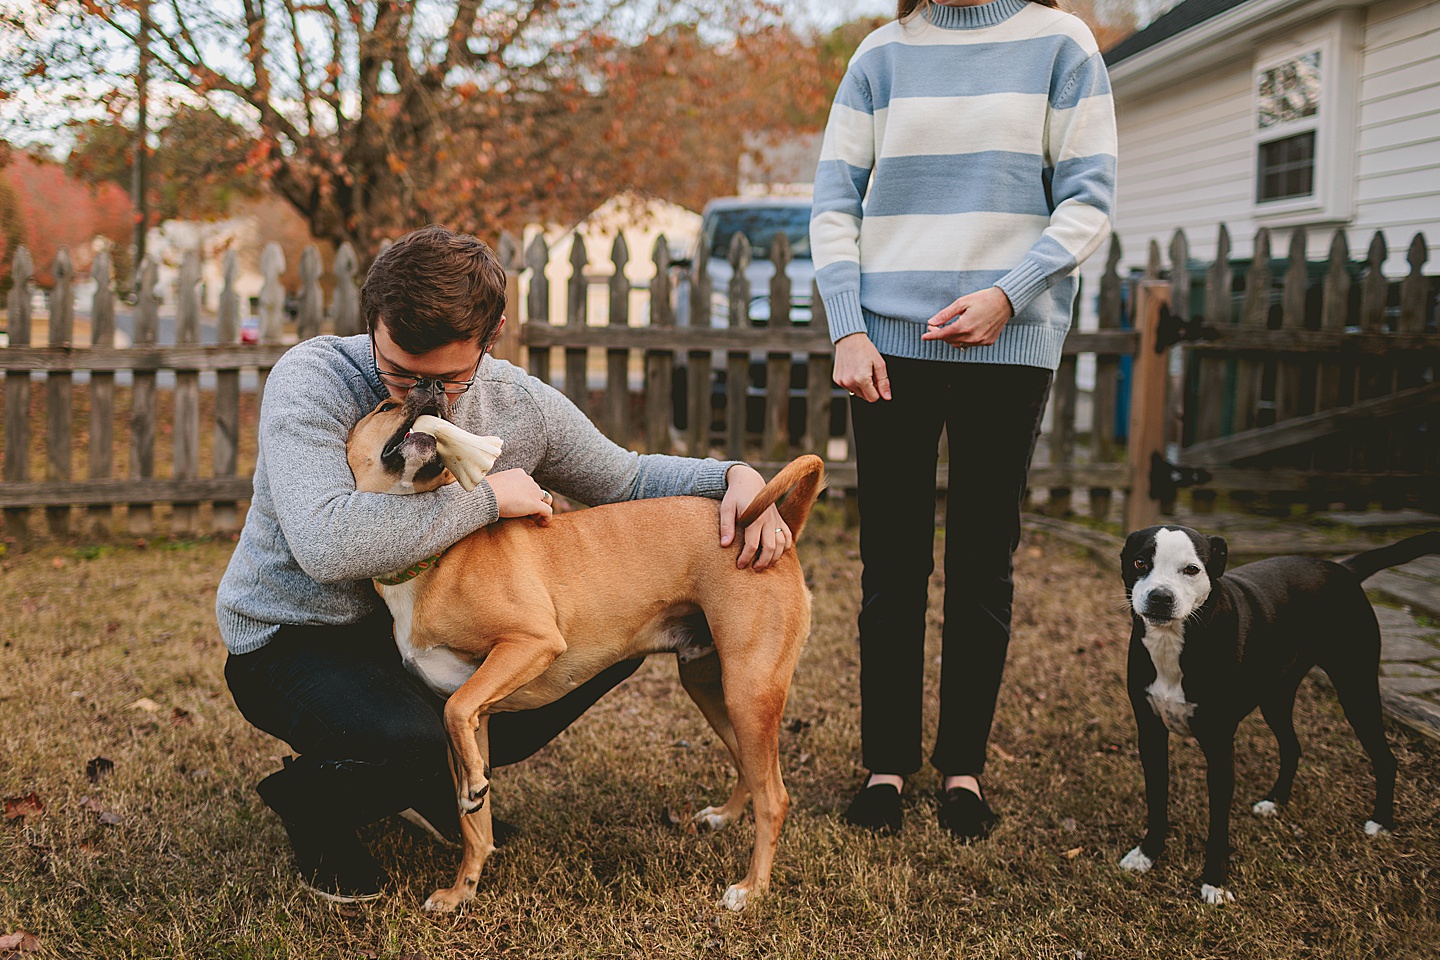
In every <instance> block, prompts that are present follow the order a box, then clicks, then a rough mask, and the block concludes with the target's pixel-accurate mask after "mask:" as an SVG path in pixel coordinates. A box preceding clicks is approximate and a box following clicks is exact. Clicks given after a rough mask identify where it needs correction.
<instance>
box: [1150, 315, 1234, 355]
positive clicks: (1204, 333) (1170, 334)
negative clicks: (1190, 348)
mask: <svg viewBox="0 0 1440 960" xmlns="http://www.w3.org/2000/svg"><path fill="white" fill-rule="evenodd" d="M1219 337H1220V331H1219V330H1217V329H1216V328H1214V327H1207V326H1206V325H1205V318H1204V317H1195V318H1194V319H1190V320H1187V319H1185V318H1183V317H1177V316H1175V314H1173V313H1171V312H1170V304H1168V303H1162V304H1160V324H1159V326H1158V327H1157V328H1156V330H1155V352H1156V353H1164V352H1165V350H1166V349H1167V348H1168V347H1170V346H1172V345H1174V344H1177V343H1179V342H1180V341H1181V340H1191V341H1194V340H1217V339H1219Z"/></svg>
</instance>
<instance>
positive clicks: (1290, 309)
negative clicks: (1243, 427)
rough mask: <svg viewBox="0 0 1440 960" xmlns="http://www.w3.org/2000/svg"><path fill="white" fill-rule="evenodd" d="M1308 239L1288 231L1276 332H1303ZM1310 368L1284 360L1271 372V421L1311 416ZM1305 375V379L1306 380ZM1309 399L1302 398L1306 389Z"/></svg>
mask: <svg viewBox="0 0 1440 960" xmlns="http://www.w3.org/2000/svg"><path fill="white" fill-rule="evenodd" d="M1307 246H1308V237H1307V236H1306V233H1305V228H1304V227H1296V228H1295V229H1294V230H1292V231H1290V263H1289V266H1288V267H1287V268H1286V270H1285V285H1284V290H1283V293H1282V294H1281V297H1280V329H1282V330H1294V331H1299V330H1303V329H1305V287H1306V279H1307V278H1306V275H1305V250H1306V247H1307ZM1311 366H1313V364H1311V363H1307V362H1306V360H1302V359H1301V358H1299V357H1289V358H1284V359H1282V360H1280V361H1279V363H1278V365H1277V368H1276V371H1275V419H1276V420H1277V421H1279V420H1289V419H1290V418H1291V417H1298V416H1303V415H1304V414H1307V413H1314V412H1315V409H1314V395H1315V379H1314V371H1313V369H1307V367H1311ZM1307 374H1308V377H1307ZM1307 385H1308V386H1309V388H1310V389H1309V391H1308V392H1309V396H1308V397H1307V396H1306V393H1307V391H1306V389H1305V388H1306V386H1307Z"/></svg>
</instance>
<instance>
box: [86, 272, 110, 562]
mask: <svg viewBox="0 0 1440 960" xmlns="http://www.w3.org/2000/svg"><path fill="white" fill-rule="evenodd" d="M90 276H91V277H92V278H94V280H95V297H94V299H93V300H92V301H91V306H90V345H91V346H92V347H100V348H103V349H105V350H110V349H113V348H114V346H115V294H114V292H113V291H112V290H111V286H110V285H111V280H112V277H111V267H110V251H108V250H101V251H100V252H99V253H97V254H96V255H95V263H94V265H93V266H92V267H91V268H90ZM88 446H89V451H88V453H89V477H90V479H91V480H109V479H110V478H111V477H112V476H114V474H115V373H114V371H112V370H92V371H90V442H89V444H88ZM86 516H87V517H88V518H89V523H88V526H89V529H90V532H91V533H94V534H100V535H104V534H108V533H110V531H111V529H112V525H113V523H114V518H115V509H114V507H113V506H108V505H95V506H91V507H90V508H89V509H88V510H87V511H86Z"/></svg>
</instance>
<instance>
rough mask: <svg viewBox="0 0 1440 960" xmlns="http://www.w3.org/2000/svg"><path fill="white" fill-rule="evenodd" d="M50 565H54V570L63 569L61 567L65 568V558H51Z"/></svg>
mask: <svg viewBox="0 0 1440 960" xmlns="http://www.w3.org/2000/svg"><path fill="white" fill-rule="evenodd" d="M50 566H52V567H54V568H55V569H56V570H63V569H65V558H64V557H56V558H55V559H54V560H51V561H50Z"/></svg>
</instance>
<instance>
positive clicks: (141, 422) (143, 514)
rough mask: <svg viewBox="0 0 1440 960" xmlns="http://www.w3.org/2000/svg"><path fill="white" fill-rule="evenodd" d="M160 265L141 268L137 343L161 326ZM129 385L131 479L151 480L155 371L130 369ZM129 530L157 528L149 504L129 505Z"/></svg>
mask: <svg viewBox="0 0 1440 960" xmlns="http://www.w3.org/2000/svg"><path fill="white" fill-rule="evenodd" d="M159 272H160V271H159V267H158V266H157V265H156V263H155V258H154V257H146V258H145V263H144V264H142V265H141V267H140V295H139V299H138V300H137V301H136V304H135V334H134V337H133V338H132V339H133V341H134V345H135V346H137V347H139V346H151V345H154V343H155V341H156V339H157V337H158V333H159V328H160V304H159V303H157V302H156V301H155V284H156V283H157V281H158V276H159ZM131 383H132V386H131V388H130V479H132V480H149V479H150V478H151V477H153V476H155V371H154V370H134V371H132V372H131ZM128 514H129V527H130V532H131V533H132V534H134V535H135V536H138V537H148V536H150V534H152V533H153V532H154V530H155V508H154V507H153V506H152V505H151V504H150V503H148V502H147V503H132V504H130V509H129V511H128Z"/></svg>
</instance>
